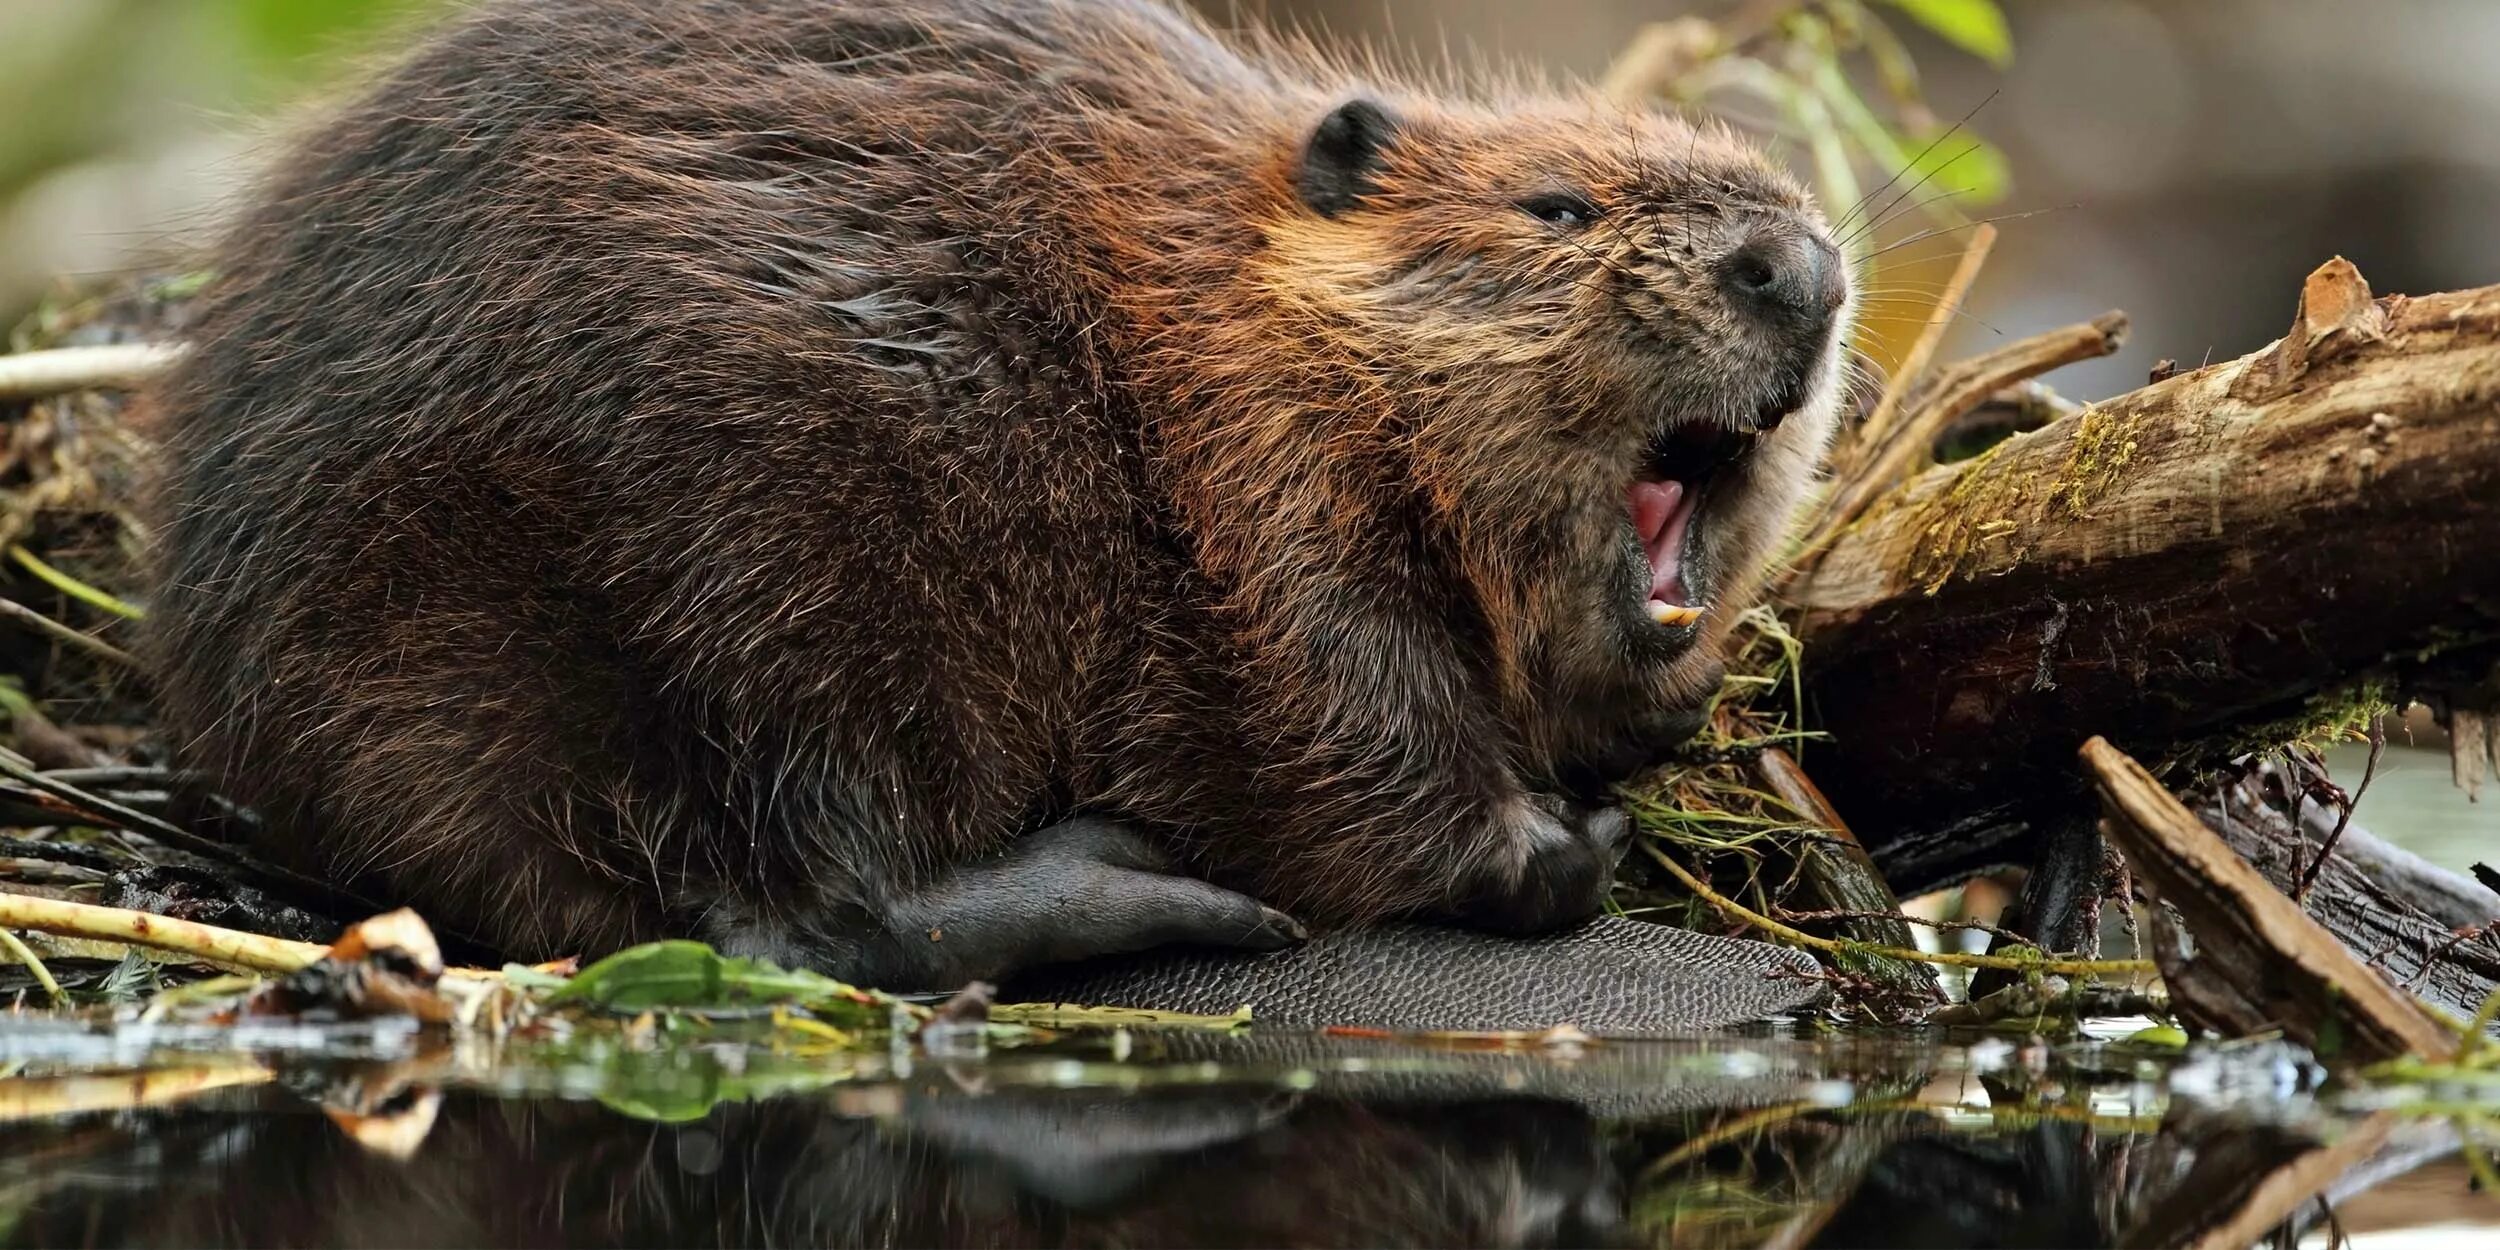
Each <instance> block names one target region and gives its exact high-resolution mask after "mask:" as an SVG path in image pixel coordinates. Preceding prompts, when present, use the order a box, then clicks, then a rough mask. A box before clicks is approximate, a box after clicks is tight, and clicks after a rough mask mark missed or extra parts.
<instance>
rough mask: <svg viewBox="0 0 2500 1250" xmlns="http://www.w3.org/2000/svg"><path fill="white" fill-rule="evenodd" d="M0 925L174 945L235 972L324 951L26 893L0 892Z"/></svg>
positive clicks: (307, 959)
mask: <svg viewBox="0 0 2500 1250" xmlns="http://www.w3.org/2000/svg"><path fill="white" fill-rule="evenodd" d="M0 928H6V929H33V930H35V931H36V932H38V933H51V934H57V935H59V936H61V937H76V938H89V939H92V940H95V941H100V942H120V943H123V944H125V945H129V946H145V947H148V948H149V949H151V950H161V951H174V952H177V953H179V954H184V955H189V956H191V957H192V958H194V959H197V960H199V961H200V962H202V963H205V964H210V965H213V966H215V967H219V968H224V969H227V970H229V971H239V972H261V973H275V974H280V975H283V974H285V973H289V972H294V971H296V970H297V969H299V968H303V967H306V966H308V965H310V964H312V963H314V962H316V961H318V960H319V959H320V958H321V957H322V956H324V955H327V954H329V953H330V948H329V947H327V946H320V945H316V944H314V943H311V942H290V941H287V940H286V939H284V938H273V937H266V936H263V935H261V934H258V933H245V932H243V931H242V930H240V929H221V928H218V927H217V926H215V925H206V924H200V923H198V922H197V921H191V920H176V919H174V918H173V917H171V916H157V915H151V914H149V913H147V912H143V911H132V910H130V909H128V908H125V907H98V906H96V905H94V904H92V903H72V902H68V901H65V900H62V899H51V898H36V897H35V896H33V895H31V894H5V893H0Z"/></svg>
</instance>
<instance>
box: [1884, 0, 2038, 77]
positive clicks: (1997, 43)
mask: <svg viewBox="0 0 2500 1250" xmlns="http://www.w3.org/2000/svg"><path fill="white" fill-rule="evenodd" d="M1889 3H1890V4H1891V5H1892V7H1894V8H1896V9H1899V10H1901V12H1902V13H1903V15H1905V16H1907V17H1908V18H1909V19H1910V20H1911V21H1913V22H1916V23H1918V24H1919V25H1921V26H1924V27H1926V28H1927V29H1929V30H1932V31H1934V32H1936V35H1937V37H1939V38H1941V39H1943V40H1944V41H1945V42H1947V43H1950V44H1952V45H1953V46H1954V47H1957V48H1960V49H1961V50H1963V51H1964V52H1968V53H1970V54H1971V55H1972V56H1975V57H1978V58H1980V59H1981V60H1983V61H1986V62H1987V63H1989V64H1990V65H1994V66H1996V67H1997V68H1999V69H2003V68H2005V67H2006V66H2007V65H2010V64H2012V63H2013V61H2014V35H2013V32H2012V31H2010V30H2008V29H2006V25H2005V11H2004V10H2002V9H2000V8H1998V7H1997V3H1996V0H1889Z"/></svg>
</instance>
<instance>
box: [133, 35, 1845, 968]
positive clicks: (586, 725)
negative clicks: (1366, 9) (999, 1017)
mask: <svg viewBox="0 0 2500 1250" xmlns="http://www.w3.org/2000/svg"><path fill="white" fill-rule="evenodd" d="M1840 268H1841V267H1840V262H1839V259H1838V256H1837V254H1836V253H1835V252H1834V251H1833V249H1832V246H1831V244H1830V243H1829V241H1828V239H1827V237H1826V234H1825V232H1824V230H1823V228H1822V226H1821V225H1820V223H1819V219H1818V218H1817V217H1816V215H1815V214H1814V211H1813V210H1812V209H1811V208H1810V207H1809V206H1808V205H1807V203H1806V201H1805V199H1804V197H1803V195H1802V194H1801V193H1800V192H1799V191H1798V189H1797V188H1796V187H1795V186H1794V185H1792V184H1791V182H1790V181H1789V180H1787V179H1786V178H1784V177H1782V176H1780V175H1779V174H1777V173H1775V172H1773V171H1772V170H1771V169H1769V168H1768V167H1766V166H1765V165H1764V163H1763V162H1762V161H1761V160H1760V159H1758V158H1757V157H1756V156H1755V155H1753V154H1752V153H1751V152H1749V151H1747V150H1745V149H1743V148H1741V147H1740V146H1738V145H1737V144H1736V143H1734V142H1733V141H1732V140H1729V139H1727V138H1724V137H1721V136H1717V135H1713V134H1707V133H1696V132H1695V131H1694V130H1692V129H1691V128H1689V127H1687V126H1685V125H1683V124H1681V123H1679V122H1676V121H1673V120H1671V119H1667V118H1663V117H1657V116H1651V115H1647V114H1643V113H1636V112H1627V111H1622V110H1619V109H1615V108H1612V107H1609V106H1607V105H1605V104H1603V103H1601V102H1598V101H1596V100H1594V99H1591V98H1583V97H1571V98H1562V99H1557V98H1545V97H1517V98H1513V97H1505V98H1501V99H1498V100H1494V101H1491V102H1469V101H1460V100H1457V99H1453V98H1450V97H1448V96H1446V95H1442V94H1434V93H1431V92H1428V91H1426V90H1424V89H1422V88H1419V87H1412V86H1401V85H1395V84H1392V83H1389V82H1386V81H1383V80H1381V79H1380V78H1378V77H1377V76H1375V75H1373V74H1372V73H1371V72H1370V71H1368V70H1364V71H1357V70H1355V69H1353V68H1350V67H1347V66H1344V65H1340V64H1338V63H1336V62H1332V61H1328V60H1325V59H1323V58H1321V57H1319V56H1317V55H1315V54H1312V53H1309V52H1307V51H1306V50H1303V49H1300V48H1298V47H1290V46H1284V45H1280V44H1277V43H1273V42H1267V41H1256V40H1253V41H1246V42H1240V43H1235V42H1227V41H1225V40H1223V39H1220V38H1218V37H1216V36H1213V35H1210V34H1209V33H1207V32H1205V31H1204V30H1202V29H1201V28H1200V27H1198V26H1197V25H1195V24H1193V23H1192V22H1190V21H1189V20H1187V19H1185V18H1182V17H1180V16H1177V15H1176V14H1174V13H1173V12H1171V11H1169V10H1166V9H1164V8H1162V7H1159V6H1158V5H1155V4H1151V3H1146V2H1145V0H1110V2H1107V3H1086V4H1080V3H1075V2H1074V0H858V2H855V3H842V4H827V3H823V2H821V0H755V2H749V3H739V4H728V5H721V4H697V3H692V2H690V0H535V2H533V3H517V2H516V3H502V4H490V5H488V6H487V7H486V9H485V10H484V11H483V13H482V14H480V15H478V16H476V17H473V18H471V19H468V20H467V21H465V22H464V23H463V24H461V25H460V26H459V27H458V28H457V29H456V30H454V31H453V32H452V33H451V34H449V35H448V36H447V37H445V38H443V39H441V40H440V41H438V42H436V43H435V44H433V45H432V46H431V47H430V48H429V49H428V50H426V51H424V52H423V53H421V54H420V55H419V56H418V57H417V58H416V59H415V60H414V61H413V62H412V63H411V64H409V65H407V66H406V67H404V68H403V69H401V70H399V71H398V72H397V73H396V74H395V75H393V76H392V77H391V78H390V79H389V81H388V82H387V83H385V84H384V85H383V86H381V87H380V88H379V90H378V91H377V92H376V93H375V94H374V95H372V96H371V97H370V98H369V99H367V100H366V101H365V102H364V103H363V104H362V105H360V106H358V107H356V108H354V109H352V110H351V111H350V112H349V113H348V114H347V115H346V116H345V117H344V118H342V119H340V120H339V121H338V122H337V123H336V124H334V125H331V126H329V127H328V128H326V129H324V130H321V131H319V132H317V133H314V134H311V135H309V136H308V137H307V139H306V142H305V146H304V148H303V150H302V151H301V152H299V153H298V154H297V156H296V157H295V159H294V160H293V162H292V163H291V164H290V165H288V166H287V167H286V168H285V169H284V170H283V171H282V173H281V175H280V177H279V180H278V182H277V183H276V185H275V187H274V188H273V190H272V191H271V192H270V194H269V195H268V197H267V198H266V199H265V200H264V201H263V203H262V205H261V206H260V207H259V208H258V209H257V211H255V212H253V213H252V214H250V215H249V216H248V217H247V218H246V219H245V220H244V221H243V223H242V224H241V226H240V228H239V229H238V231H237V232H236V234H235V235H234V241H233V243H232V245H231V247H230V249H229V250H228V251H227V253H226V255H225V256H224V258H223V261H222V269H223V275H224V277H223V281H222V282H221V284H220V286H219V288H218V290H217V292H216V293H215V294H214V295H212V296H211V297H210V300H209V304H208V307H207V309H206V310H205V312H204V314H203V316H202V319H201V320H200V322H199V323H198V326H197V339H198V342H197V350H196V352H195V354H194V355H193V357H192V358H191V362H190V364H189V365H188V366H187V367H186V368H185V369H184V371H183V372H182V375H181V376H180V377H179V378H178V379H177V380H176V381H175V382H174V384H173V385H172V386H170V387H169V388H168V390H167V391H166V393H165V395H164V396H163V403H164V405H165V410H166V416H167V420H168V424H169V430H170V443H171V451H172V453H173V458H174V468H173V472H172V479H171V481H170V483H169V486H168V489H167V499H166V507H165V511H164V517H163V525H164V539H165V544H164V545H165V550H164V559H165V572H166V582H165V585H164V587H163V589H162V592H161V595H160V598H159V601H158V608H157V611H156V613H155V616H156V619H157V622H158V631H159V632H158V635H157V638H156V646H157V649H158V653H159V655H158V659H159V664H160V667H161V671H162V672H163V673H164V674H165V680H164V695H165V705H166V710H167V713H168V716H169V719H170V722H171V723H172V724H173V725H174V726H175V727H176V728H177V730H178V731H179V732H180V734H181V735H182V739H181V742H180V746H181V748H182V749H183V750H184V751H185V752H186V753H187V754H188V755H189V756H190V758H191V759H192V760H193V761H195V762H196V763H198V764H200V765H202V766H205V767H207V768H209V769H211V770H213V771H214V772H215V773H216V774H218V775H219V776H221V777H222V778H223V779H224V780H225V782H226V784H227V786H228V787H229V789H230V790H231V792H232V793H233V794H234V795H235V796H236V797H238V798H240V799H242V800H244V801H246V802H248V803H250V804H252V805H254V806H255V807H257V808H258V809H259V810H260V812H261V813H262V815H263V817H264V822H265V832H264V833H263V835H262V837H263V840H264V843H265V846H266V849H267V850H269V851H270V852H272V853H275V854H279V855H282V856H284V857H287V858H290V859H292V860H293V861H295V862H298V863H301V864H305V865H307V866H310V867H312V868H314V869H316V870H318V871H322V872H326V873H330V874H334V875H336V876H338V877H340V878H343V879H351V880H361V881H363V882H365V883H367V884H368V885H370V886H372V887H373V888H375V889H377V890H378V891H380V892H382V893H386V894H388V895H391V896H393V897H394V898H397V899H401V900H405V901H409V902H412V903H415V904H417V905H418V906H420V907H421V908H424V909H426V910H427V911H429V912H430V913H432V914H434V915H436V916H438V917H439V918H441V919H442V920H444V921H446V922H448V923H449V924H451V925H452V926H453V927H456V928H461V929H466V930H468V931H470V932H473V933H476V934H479V935H481V936H484V937H486V938H488V939H490V940H494V941H497V942H499V943H502V944H503V945H505V946H507V947H508V948H509V949H510V950H511V951H513V952H515V953H522V954H531V955H543V954H553V953H559V952H571V951H596V950H599V949H602V948H607V947H612V946H615V945H617V944H620V943H624V942H627V941H631V940H637V939H642V938H648V937H654V936H659V935H665V934H672V933H682V934H693V935H697V936H702V937H706V938H710V939H712V940H714V941H716V942H719V943H721V944H723V945H724V946H725V947H728V948H730V949H734V950H738V951H743V952H748V953H759V954H766V955H770V956H773V957H775V958H778V959H782V960H785V961H798V962H806V963H811V964H814V965H816V966H819V967H824V968H828V969H831V970H834V971H837V972H841V973H845V974H848V975H850V976H853V977H859V978H865V979H871V980H878V981H883V982H886V983H891V984H897V985H903V984H927V985H937V984H943V983H947V982H952V981H955V980H959V979H961V978H963V977H966V976H971V975H986V974H994V973H997V972H1001V971H1005V970H1008V969H1010V968H1013V967H1016V966H1022V965H1027V964H1032V963H1036V962H1043V961H1049V960H1056V959H1063V958H1070V957H1075V956H1081V955H1086V954H1093V953H1099V952H1103V951H1111V950H1123V949H1134V948H1137V947H1140V946H1146V945H1152V944H1156V943H1160V942H1165V941H1203V942H1218V943H1230V944H1236V945H1247V946H1263V945H1274V944H1277V943H1280V942H1284V941H1287V940H1289V939H1290V937H1291V935H1292V933H1293V932H1294V930H1295V924H1294V922H1293V921H1292V920H1290V919H1287V918H1286V916H1284V915H1282V914H1279V913H1277V912H1275V911H1270V910H1267V909H1266V908H1264V907H1262V906H1261V904H1260V903H1258V902H1253V901H1252V896H1255V897H1256V898H1258V899H1261V900H1264V902H1265V903H1268V904H1273V905H1274V906H1275V907H1276V908H1281V909H1284V911H1285V912H1289V913H1292V914H1294V915H1297V916H1301V917H1304V918H1308V919H1312V920H1317V921H1322V922H1330V923H1335V922H1346V921H1359V920H1365V919H1370V918H1377V917H1384V916H1392V915H1441V916H1450V917H1456V918H1459V919H1463V920H1467V921H1470V922H1473V923H1478V924H1484V925H1488V926H1492V927H1497V928H1503V929H1509V930H1534V929H1539V928H1546V927H1551V926H1553V925H1556V924H1559V923H1563V922H1566V921H1568V920H1571V919H1573V918H1576V917H1579V916H1582V915H1586V914H1588V913H1589V912H1591V911H1593V910H1594V909H1595V908H1596V906H1597V904H1598V902H1599V900H1600V898H1601V896H1602V894H1603V891H1604V889H1605V887H1606V881H1607V878H1608V875H1609V874H1610V872H1611V869H1612V864H1613V861H1614V858H1615V856H1616V854H1617V853H1618V852H1619V849H1620V848H1619V843H1620V840H1621V831H1622V828H1623V822H1622V819H1621V817H1620V815H1619V814H1616V813H1614V812H1612V811H1611V810H1609V809H1605V808H1602V807H1592V806H1590V805H1589V804H1590V800H1591V797H1592V796H1594V795H1596V794H1597V793H1599V792H1600V791H1601V790H1602V785H1601V784H1600V783H1602V782H1603V781H1605V780H1606V779H1608V778H1610V777H1614V776H1619V775H1621V773H1622V772H1623V771H1624V770H1625V769H1626V768H1628V767H1629V766H1630V765H1631V764H1633V763H1635V762H1637V759H1638V756H1639V754H1640V753H1641V752H1642V751H1645V750H1654V749H1655V748H1657V747H1658V746H1660V745H1662V744H1663V743H1664V742H1665V741H1666V740H1668V739H1670V738H1672V737H1674V736H1677V731H1678V730H1679V729H1689V726H1690V724H1691V718H1692V716H1693V713H1694V711H1695V709H1696V708H1698V707H1699V705H1700V704H1701V702H1702V700H1703V699H1704V698H1705V697H1706V696H1707V695H1708V693H1709V692H1710V691H1711V689H1712V688H1713V686H1714V684H1715V681H1716V677H1717V674H1718V671H1719V664H1718V659H1717V651H1718V644H1719V640H1720V637H1721V634H1722V631H1724V629H1725V628H1726V626H1727V624H1728V621H1729V618H1730V617H1731V616H1732V615H1733V611H1732V610H1731V605H1733V604H1734V603H1736V602H1738V601H1740V600H1741V599H1742V598H1743V596H1744V595H1745V594H1746V592H1747V587H1748V583H1749V582H1750V581H1751V579H1752V577H1753V575H1754V573H1755V571H1756V570H1757V569H1758V568H1759V566H1760V565H1761V563H1762V561H1763V559H1764V557H1765V552H1766V550H1767V548H1768V547H1769V545H1770V544H1771V543H1772V542H1773V540H1774V539H1775V538H1776V537H1777V536H1778V533H1779V531H1780V529H1781V526H1782V523H1783V521H1784V519H1785V517H1786V516H1787V514H1788V512H1789V510H1790V508H1791V507H1792V505H1793V504H1794V503H1795V502H1796V500H1797V498H1798V496H1799V495H1800V493H1801V492H1802V491H1803V490H1804V489H1805V487H1806V485H1807V482H1808V480H1809V478H1810V476H1811V473H1812V464H1813V461H1814V459H1815V457H1816V455H1817V454H1818V451H1819V449H1820V447H1821V445H1822V443H1823V441H1824V439H1825V437H1826V435H1827V433H1828V431H1829V429H1830V426H1831V423H1832V412H1833V409H1834V400H1833V394H1834V392H1835V390H1836V389H1837V386H1836V382H1835V379H1836V377H1837V375H1838V372H1839V370H1838V367H1837V364H1836V357H1837V352H1838V349H1837V347H1836V346H1835V339H1836V337H1837V334H1836V326H1837V325H1838V324H1839V323H1840V322H1841V321H1842V320H1843V319H1844V313H1843V305H1844V302H1845V292H1846V283H1845V280H1844V278H1843V277H1842V274H1841V272H1840ZM1782 417H1786V418H1787V419H1786V420H1785V421H1782V420H1781V418H1782ZM1705 605H1706V606H1707V608H1708V611H1707V612H1706V613H1704V614H1703V615H1702V616H1701V617H1700V619H1699V620H1698V622H1694V621H1690V620H1686V619H1683V618H1686V617H1688V616H1689V615H1690V612H1689V609H1690V608H1694V607H1703V606H1705ZM1174 874H1186V875H1174ZM1210 882H1212V883H1215V884H1209V883H1210ZM1235 891H1239V893H1236V892H1235Z"/></svg>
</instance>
